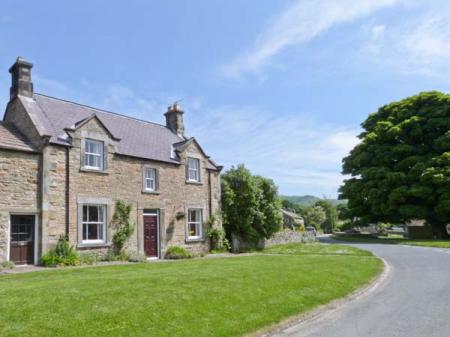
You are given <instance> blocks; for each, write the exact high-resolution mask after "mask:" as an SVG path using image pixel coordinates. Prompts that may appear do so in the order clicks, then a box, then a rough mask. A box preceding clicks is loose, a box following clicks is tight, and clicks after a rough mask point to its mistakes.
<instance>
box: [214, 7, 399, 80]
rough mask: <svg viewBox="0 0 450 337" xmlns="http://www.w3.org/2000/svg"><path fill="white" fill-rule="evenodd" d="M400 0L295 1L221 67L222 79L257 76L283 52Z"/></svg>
mask: <svg viewBox="0 0 450 337" xmlns="http://www.w3.org/2000/svg"><path fill="white" fill-rule="evenodd" d="M399 2H401V0H360V1H353V0H339V1H338V0H314V1H312V0H298V1H295V2H293V3H292V4H291V5H290V6H288V7H287V8H285V9H284V10H283V11H282V12H281V13H280V14H279V15H278V16H276V17H275V18H274V19H273V20H272V22H271V23H270V24H269V25H268V26H267V27H266V28H265V29H264V31H263V32H262V33H261V35H260V36H259V37H258V38H257V40H256V41H255V43H254V46H253V47H252V48H251V49H249V50H248V51H246V52H244V53H243V54H241V55H239V56H237V57H236V58H235V59H233V60H232V61H231V62H230V63H228V64H226V65H224V66H223V67H222V68H221V73H222V75H223V76H224V77H228V78H240V77H241V76H242V75H244V74H246V73H259V72H260V71H261V69H263V68H264V67H266V66H268V65H271V63H272V59H273V57H274V56H276V55H277V54H279V53H280V52H282V51H283V50H284V49H286V48H288V47H290V46H293V45H297V44H301V43H306V42H308V41H310V40H312V39H314V38H315V37H317V36H319V35H320V34H322V33H324V32H326V31H327V30H329V29H330V28H331V27H333V26H335V25H338V24H342V23H347V22H351V21H354V20H356V19H359V18H361V17H364V16H366V15H369V14H371V13H373V12H375V11H377V10H379V9H381V8H384V7H387V6H393V5H395V4H397V3H399Z"/></svg>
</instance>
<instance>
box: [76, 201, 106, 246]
mask: <svg viewBox="0 0 450 337" xmlns="http://www.w3.org/2000/svg"><path fill="white" fill-rule="evenodd" d="M81 207H82V209H81V243H82V244H98V243H105V242H106V211H107V206H106V205H102V204H82V205H81ZM84 207H88V209H87V213H86V216H87V221H84ZM89 207H98V208H99V217H100V214H101V215H102V217H103V219H100V218H99V221H89ZM100 209H102V211H101V212H100ZM95 224H96V225H97V226H98V225H102V228H101V233H102V237H103V239H96V240H90V239H87V240H85V239H84V226H85V225H95ZM97 232H99V233H100V231H98V228H97Z"/></svg>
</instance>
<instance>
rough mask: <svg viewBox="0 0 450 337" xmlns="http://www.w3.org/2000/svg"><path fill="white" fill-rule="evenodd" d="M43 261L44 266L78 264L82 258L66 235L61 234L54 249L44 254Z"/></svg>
mask: <svg viewBox="0 0 450 337" xmlns="http://www.w3.org/2000/svg"><path fill="white" fill-rule="evenodd" d="M41 262H42V264H43V265H44V266H57V265H60V266H76V265H79V264H80V259H79V256H78V254H77V252H76V251H75V248H73V246H70V245H69V241H68V240H67V237H66V236H65V235H61V236H60V237H59V239H58V243H57V244H56V247H55V248H54V249H51V250H49V251H48V252H47V253H45V254H44V255H43V256H42V259H41Z"/></svg>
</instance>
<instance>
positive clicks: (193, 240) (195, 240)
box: [186, 238, 205, 243]
mask: <svg viewBox="0 0 450 337" xmlns="http://www.w3.org/2000/svg"><path fill="white" fill-rule="evenodd" d="M204 241H205V238H191V239H189V238H188V239H186V243H195V242H204Z"/></svg>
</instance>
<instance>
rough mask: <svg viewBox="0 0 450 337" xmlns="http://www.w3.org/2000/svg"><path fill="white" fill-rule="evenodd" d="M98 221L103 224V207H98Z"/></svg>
mask: <svg viewBox="0 0 450 337" xmlns="http://www.w3.org/2000/svg"><path fill="white" fill-rule="evenodd" d="M98 221H99V222H105V207H104V206H98Z"/></svg>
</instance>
